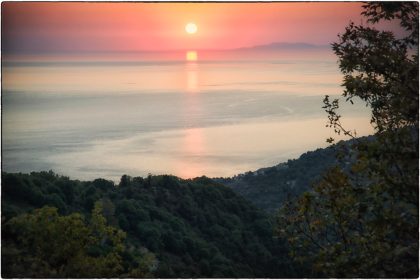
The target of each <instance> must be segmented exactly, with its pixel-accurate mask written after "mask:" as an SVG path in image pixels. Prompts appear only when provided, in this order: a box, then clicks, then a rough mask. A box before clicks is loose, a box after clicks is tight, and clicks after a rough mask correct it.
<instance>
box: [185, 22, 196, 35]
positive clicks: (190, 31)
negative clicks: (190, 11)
mask: <svg viewBox="0 0 420 280" xmlns="http://www.w3.org/2000/svg"><path fill="white" fill-rule="evenodd" d="M197 30H198V28H197V25H196V24H195V23H193V22H190V23H188V24H187V25H185V31H187V33H188V34H194V33H196V32H197Z"/></svg>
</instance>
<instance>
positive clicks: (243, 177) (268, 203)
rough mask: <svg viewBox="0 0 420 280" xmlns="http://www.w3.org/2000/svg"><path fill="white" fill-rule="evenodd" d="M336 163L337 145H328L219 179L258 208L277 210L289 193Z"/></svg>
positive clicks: (306, 186)
mask: <svg viewBox="0 0 420 280" xmlns="http://www.w3.org/2000/svg"><path fill="white" fill-rule="evenodd" d="M336 163H337V158H336V149H335V147H328V148H325V149H317V150H315V151H312V152H307V153H304V154H303V155H301V156H300V157H299V158H298V159H294V160H288V161H287V162H284V163H280V164H278V165H276V166H273V167H267V168H261V169H258V170H256V171H249V172H246V173H244V174H239V175H236V176H234V177H232V178H217V179H215V180H216V181H218V182H220V183H223V184H225V185H226V186H229V187H231V188H232V189H233V190H234V191H235V192H237V193H238V194H240V195H242V196H243V197H245V198H247V199H248V200H250V201H251V202H252V203H254V205H256V206H257V207H258V208H260V209H263V210H265V211H267V212H269V213H273V212H275V211H276V210H277V209H279V208H280V207H281V206H282V203H283V202H284V201H285V200H287V199H288V198H289V197H294V196H296V195H300V194H302V193H303V192H305V191H307V190H309V187H310V185H311V184H312V183H313V182H315V181H316V180H317V179H320V178H321V175H322V174H323V173H324V172H325V171H326V170H327V169H328V168H330V167H332V166H333V165H334V164H336Z"/></svg>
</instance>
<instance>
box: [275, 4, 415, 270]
mask: <svg viewBox="0 0 420 280" xmlns="http://www.w3.org/2000/svg"><path fill="white" fill-rule="evenodd" d="M363 7H364V12H363V13H362V14H363V15H364V16H366V17H367V20H368V22H372V23H376V22H379V21H382V20H392V19H398V20H400V25H401V26H402V27H403V28H404V29H405V30H406V32H407V33H408V35H407V36H406V37H405V38H402V39H397V38H395V36H394V35H393V34H392V33H391V32H386V31H378V30H375V29H373V28H370V27H365V26H356V25H355V24H353V23H351V24H350V25H349V26H348V27H347V28H346V30H345V32H344V33H343V34H341V35H339V42H337V43H334V44H333V45H332V46H333V50H334V52H335V54H336V55H337V56H338V57H339V62H340V64H339V66H340V70H341V72H342V73H343V74H344V82H343V86H344V88H345V89H344V92H343V96H344V97H345V98H346V100H347V101H350V102H353V100H354V99H355V98H360V99H361V100H362V101H364V102H365V103H366V105H367V106H368V107H369V108H371V110H372V118H371V124H372V125H373V127H374V129H375V137H374V139H370V140H369V139H364V140H359V139H357V141H354V144H353V145H352V146H351V149H348V150H347V151H344V152H343V153H344V155H345V156H344V157H342V160H344V161H347V162H348V163H349V164H350V163H351V164H350V165H349V167H348V168H339V167H336V168H333V169H331V170H330V171H328V172H327V173H326V174H324V176H323V178H322V179H321V180H320V181H319V182H318V183H316V184H315V185H314V186H313V188H312V191H311V192H308V193H305V194H304V195H303V196H302V197H300V198H298V199H296V200H291V201H289V202H288V203H287V204H286V205H285V206H284V207H283V208H282V210H281V211H280V213H279V215H278V228H277V233H278V235H280V236H283V237H286V238H288V241H289V243H288V244H289V246H290V249H291V255H292V256H293V258H294V259H295V260H298V261H301V262H305V263H309V264H312V269H313V271H314V273H320V274H321V275H324V276H327V277H362V278H365V277H405V278H407V277H409V278H412V277H414V278H415V277H418V260H419V259H418V249H419V245H418V197H419V196H418V195H419V185H418V176H419V172H418V156H419V152H418V112H419V107H418V101H419V100H418V84H419V81H418V75H419V73H418V68H419V65H418V3H417V2H398V3H397V2H392V3H383V2H375V3H367V4H365V5H364V6H363ZM324 104H325V106H324V107H323V108H324V109H325V110H326V112H327V113H328V119H329V124H328V125H327V126H329V127H333V128H334V130H335V132H336V133H338V134H340V133H343V134H344V135H347V136H350V137H352V138H353V137H355V134H353V133H352V132H350V131H349V130H346V129H345V128H344V127H343V126H342V125H341V122H340V118H341V115H339V114H338V113H337V110H338V108H339V105H338V100H333V101H330V100H329V98H328V96H327V97H326V98H325V99H324ZM327 141H329V142H332V141H333V139H332V138H330V139H329V140H327Z"/></svg>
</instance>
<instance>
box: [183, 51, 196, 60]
mask: <svg viewBox="0 0 420 280" xmlns="http://www.w3.org/2000/svg"><path fill="white" fill-rule="evenodd" d="M185 58H186V59H187V61H197V59H198V55H197V52H196V51H187V54H186V55H185Z"/></svg>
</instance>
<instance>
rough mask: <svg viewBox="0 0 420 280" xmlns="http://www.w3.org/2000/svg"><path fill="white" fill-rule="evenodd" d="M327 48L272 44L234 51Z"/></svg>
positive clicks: (324, 46)
mask: <svg viewBox="0 0 420 280" xmlns="http://www.w3.org/2000/svg"><path fill="white" fill-rule="evenodd" d="M326 48H329V46H328V45H315V44H310V43H303V42H296V43H292V42H273V43H270V44H266V45H256V46H252V47H244V48H238V49H235V50H280V49H284V50H290V49H295V50H296V49H299V50H303V49H326Z"/></svg>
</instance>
